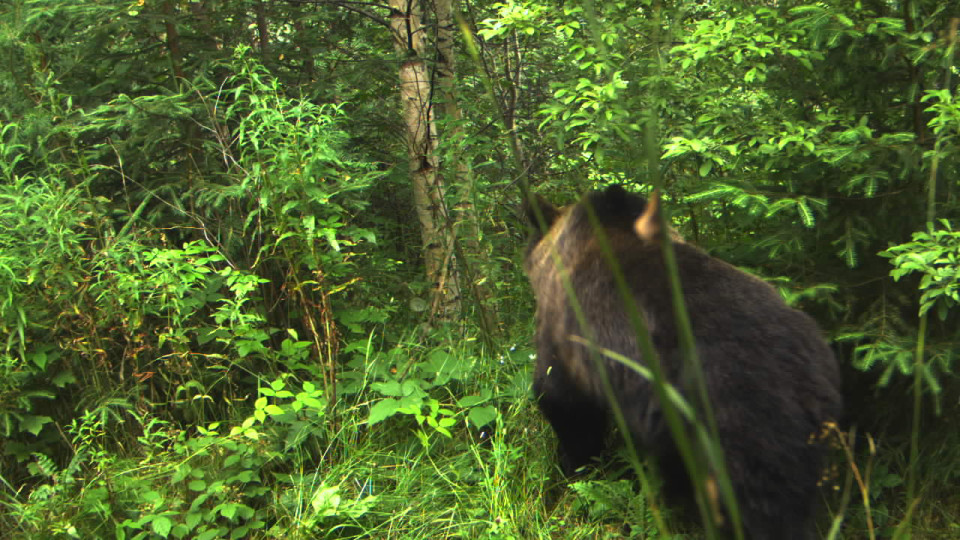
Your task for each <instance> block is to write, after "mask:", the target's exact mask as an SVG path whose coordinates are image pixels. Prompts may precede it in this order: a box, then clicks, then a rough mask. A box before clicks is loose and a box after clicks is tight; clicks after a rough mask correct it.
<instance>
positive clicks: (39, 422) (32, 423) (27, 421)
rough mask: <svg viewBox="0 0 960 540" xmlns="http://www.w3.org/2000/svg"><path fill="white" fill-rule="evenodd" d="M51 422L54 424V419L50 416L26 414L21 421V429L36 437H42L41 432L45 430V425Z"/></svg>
mask: <svg viewBox="0 0 960 540" xmlns="http://www.w3.org/2000/svg"><path fill="white" fill-rule="evenodd" d="M50 422H53V418H50V417H49V416H37V415H33V414H25V415H23V417H22V418H21V419H20V429H21V430H23V431H29V432H30V433H33V434H34V435H40V430H42V429H43V425H44V424H49V423H50Z"/></svg>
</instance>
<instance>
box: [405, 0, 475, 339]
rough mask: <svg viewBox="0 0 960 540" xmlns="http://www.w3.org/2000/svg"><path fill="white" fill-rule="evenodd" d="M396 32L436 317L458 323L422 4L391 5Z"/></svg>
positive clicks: (451, 238) (454, 269)
mask: <svg viewBox="0 0 960 540" xmlns="http://www.w3.org/2000/svg"><path fill="white" fill-rule="evenodd" d="M389 1H390V30H391V33H392V34H393V42H394V46H395V48H396V50H397V53H398V55H399V56H400V59H401V60H400V62H401V63H400V101H401V104H402V107H403V120H404V124H405V126H406V144H407V157H408V160H409V168H410V179H411V181H412V182H413V203H414V207H415V208H416V212H417V218H418V220H419V221H420V231H421V236H422V239H423V260H424V266H425V267H426V273H427V279H428V281H429V282H430V286H431V294H430V310H431V315H432V316H433V317H435V318H437V319H440V320H452V319H453V318H455V317H456V316H457V315H458V314H459V309H460V283H459V281H458V275H457V265H456V257H455V256H454V232H453V229H452V228H451V226H450V223H451V222H450V219H449V215H448V213H447V209H446V205H445V200H444V194H445V188H444V182H443V177H442V176H441V175H440V172H439V170H438V168H437V155H436V149H437V132H436V125H435V123H434V118H433V110H432V107H431V103H430V96H431V85H430V77H429V73H428V71H427V65H426V62H425V61H424V56H423V54H424V48H425V47H424V46H425V37H426V32H425V29H424V27H423V20H422V10H421V6H420V0H389Z"/></svg>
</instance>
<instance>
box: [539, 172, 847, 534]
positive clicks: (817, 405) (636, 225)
mask: <svg viewBox="0 0 960 540" xmlns="http://www.w3.org/2000/svg"><path fill="white" fill-rule="evenodd" d="M533 205H536V206H537V208H539V210H540V214H541V216H542V218H543V219H544V220H545V222H546V227H547V228H546V230H545V231H541V230H540V228H539V227H538V226H537V223H538V218H537V217H536V213H537V212H535V210H534V208H533ZM587 205H590V206H591V207H592V208H593V211H594V213H595V215H596V218H597V219H598V221H599V223H600V225H601V227H602V234H603V235H604V236H605V237H606V239H607V242H608V243H609V245H610V246H611V249H612V252H613V253H614V256H615V258H616V260H617V261H618V263H619V266H620V268H621V269H622V272H623V274H624V276H625V278H626V281H627V283H628V285H629V288H630V290H631V292H632V294H633V300H634V302H636V305H637V307H638V308H639V311H640V313H642V315H643V317H644V319H645V322H646V324H647V327H648V329H649V331H650V335H651V337H652V340H653V345H654V348H655V349H656V351H657V353H658V355H659V357H660V360H661V363H662V366H663V369H664V373H665V376H666V378H667V380H668V381H670V382H671V383H672V384H673V385H675V386H677V387H678V388H680V389H681V392H683V388H682V385H681V382H682V381H681V379H683V380H686V378H685V377H681V371H682V370H681V367H682V366H681V359H680V352H679V346H678V338H677V331H676V324H675V322H674V312H673V308H672V303H671V295H670V286H669V282H668V275H667V274H666V272H665V270H664V263H663V255H662V246H661V244H660V242H661V240H660V235H659V234H658V233H659V220H658V219H656V216H655V215H654V214H655V213H656V211H657V210H656V208H657V204H656V203H655V202H651V203H650V204H648V203H647V201H645V200H644V199H642V198H640V197H638V196H636V195H632V194H629V193H627V192H626V191H624V190H623V189H622V188H620V187H619V186H613V187H610V188H608V189H607V190H605V191H603V192H594V193H591V194H589V195H588V196H586V197H585V198H584V199H582V200H581V201H580V202H579V203H577V204H574V205H571V206H568V207H565V208H559V209H558V208H555V207H554V206H552V205H550V204H549V203H547V202H545V201H543V200H542V199H539V198H537V199H534V200H532V201H529V202H528V203H527V209H526V210H527V214H528V218H529V219H530V220H531V223H533V224H534V229H535V230H536V232H534V234H533V237H532V238H531V241H530V245H529V247H528V249H527V254H526V261H525V265H524V266H525V269H526V272H527V274H528V275H529V277H530V281H531V283H532V285H533V290H534V294H535V296H536V299H537V326H536V346H537V363H536V368H535V373H534V383H533V385H534V392H535V395H536V397H537V399H538V403H539V406H540V409H541V410H542V412H543V414H544V416H546V418H547V420H548V421H549V422H550V424H551V425H552V426H553V429H554V431H555V432H556V434H557V437H558V439H559V455H560V461H561V467H562V469H563V470H564V472H565V473H571V472H573V471H574V470H576V469H577V468H578V467H580V466H581V465H584V464H586V463H587V462H588V461H590V459H591V458H592V457H594V456H598V455H599V454H600V453H601V451H602V450H603V442H604V437H605V433H606V430H607V426H608V423H607V420H608V416H609V415H608V412H609V405H608V400H607V397H606V395H605V392H604V391H603V389H602V386H601V379H600V377H599V375H598V373H597V365H596V364H595V360H593V359H591V358H590V356H589V354H590V352H589V350H588V349H587V348H586V347H584V346H582V345H578V344H576V343H574V342H573V341H572V340H571V336H583V337H587V336H592V337H593V339H594V340H595V344H596V345H597V346H599V347H602V348H606V349H611V350H613V351H615V352H617V353H620V354H622V355H624V356H627V357H630V358H634V359H639V358H640V354H639V352H638V345H637V338H636V335H635V332H634V331H633V329H632V327H631V325H630V323H629V319H628V317H627V311H626V308H625V303H624V300H623V299H622V298H621V295H620V294H619V293H618V289H617V287H616V283H615V281H614V277H613V274H612V273H611V271H610V269H609V267H608V265H607V262H606V259H605V257H604V256H603V252H602V251H601V249H600V247H599V245H598V244H597V240H596V237H595V232H594V227H593V226H592V225H591V221H590V219H589V216H588V213H587V208H586V206H587ZM673 248H674V252H675V254H676V261H677V266H678V268H679V275H680V282H681V284H682V288H683V292H684V298H685V302H686V308H687V311H688V313H689V317H690V322H691V325H692V328H693V334H694V336H695V338H696V347H697V354H698V357H699V359H700V363H701V365H702V369H703V375H704V378H705V381H706V385H707V388H708V394H709V399H710V403H711V405H712V409H713V412H714V416H715V419H716V424H717V429H718V435H719V442H720V445H721V446H722V448H723V451H724V455H725V458H726V466H727V472H728V474H729V476H730V479H731V482H732V485H733V488H734V491H735V493H736V496H737V501H738V505H739V508H740V513H741V517H742V524H743V529H744V531H745V533H746V535H747V537H748V538H751V539H753V540H767V539H771V540H784V539H788V540H789V539H793V538H806V537H807V535H808V534H809V532H810V530H811V527H812V521H811V515H812V513H813V508H814V502H815V499H816V492H817V482H818V480H819V479H820V477H821V473H822V470H821V468H822V456H823V452H824V449H823V445H822V443H820V442H819V439H818V438H817V435H818V434H819V433H820V432H821V430H822V429H823V426H824V424H825V423H826V422H831V421H834V420H836V419H838V418H839V416H840V414H841V409H842V400H841V396H840V391H839V388H840V375H839V369H838V366H837V363H836V360H835V359H834V357H833V354H832V353H831V351H830V349H829V348H828V347H827V345H826V343H825V342H824V340H823V338H822V336H821V334H820V331H819V329H818V328H817V325H816V324H815V323H814V321H813V320H812V319H811V318H810V317H808V316H807V315H805V314H804V313H801V312H800V311H797V310H795V309H792V308H790V307H788V306H787V305H786V304H785V303H784V302H783V300H782V299H781V298H780V296H779V295H778V294H777V292H776V291H775V290H774V289H773V288H772V287H771V286H770V285H768V284H766V283H764V282H763V281H761V280H759V279H757V278H755V277H753V276H750V275H749V274H746V273H744V272H742V271H740V270H738V269H736V268H734V267H733V266H731V265H729V264H727V263H725V262H723V261H720V260H718V259H715V258H713V257H710V256H709V255H707V254H706V253H704V252H703V251H701V250H699V249H697V248H695V247H693V246H690V245H688V244H685V243H683V242H682V241H680V242H675V243H674V246H673ZM557 258H559V261H561V267H562V268H563V269H564V270H565V271H566V272H567V274H568V276H569V280H570V284H571V286H572V289H573V292H574V293H575V295H576V298H577V299H578V301H579V303H580V305H581V306H582V309H583V314H584V319H585V320H586V321H587V324H588V325H589V326H590V328H589V331H588V332H584V331H583V330H582V329H581V327H580V325H579V324H578V322H577V317H576V315H575V312H574V310H573V308H572V306H571V304H570V301H569V299H568V296H567V293H566V292H565V288H564V284H563V281H562V280H561V274H560V271H559V269H558V265H557V264H556V260H557ZM602 361H603V363H604V365H605V366H606V371H607V374H608V377H609V380H610V383H611V387H612V389H613V394H614V397H615V399H616V400H617V402H618V403H619V406H620V407H621V409H622V411H623V414H624V417H625V419H626V424H627V427H628V430H629V431H630V435H631V436H632V437H633V438H634V440H635V441H636V442H637V443H638V444H639V445H640V446H641V447H642V448H643V449H645V450H646V451H648V452H650V453H651V454H652V455H654V456H656V457H657V458H659V461H660V462H661V463H662V464H664V462H669V463H672V464H673V465H676V464H677V463H679V460H678V457H677V452H676V449H675V447H674V445H673V443H672V439H671V437H670V435H669V430H668V429H667V428H666V426H665V423H664V421H663V420H662V418H661V413H660V406H659V404H658V402H657V400H656V398H655V396H654V391H653V389H652V387H651V384H650V383H649V382H648V381H647V380H646V379H644V378H643V377H642V376H640V375H639V374H637V373H636V372H634V371H632V370H631V369H629V368H627V367H625V366H624V365H623V364H621V363H619V362H616V361H613V360H610V359H606V358H604V359H603V360H602ZM687 395H688V396H689V394H687ZM661 469H662V470H663V469H665V466H664V465H662V466H661ZM671 470H673V469H672V468H671ZM664 476H665V481H666V482H667V483H668V486H667V487H670V486H669V484H670V481H671V478H670V476H671V475H670V474H669V473H668V471H664ZM674 481H675V482H680V481H685V480H681V479H677V478H674Z"/></svg>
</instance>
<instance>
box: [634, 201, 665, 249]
mask: <svg viewBox="0 0 960 540" xmlns="http://www.w3.org/2000/svg"><path fill="white" fill-rule="evenodd" d="M633 230H634V231H635V232H636V233H637V236H639V237H640V239H641V240H643V241H644V242H659V241H660V190H658V189H655V190H653V193H651V194H650V200H648V201H647V207H646V208H644V209H643V214H641V215H640V217H638V218H637V220H636V221H634V222H633Z"/></svg>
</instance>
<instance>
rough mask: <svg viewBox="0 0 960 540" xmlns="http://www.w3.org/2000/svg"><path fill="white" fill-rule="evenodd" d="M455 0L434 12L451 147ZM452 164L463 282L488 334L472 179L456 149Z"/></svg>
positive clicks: (492, 327)
mask: <svg viewBox="0 0 960 540" xmlns="http://www.w3.org/2000/svg"><path fill="white" fill-rule="evenodd" d="M453 2H454V0H435V1H434V10H435V11H436V15H437V62H436V75H437V90H438V91H439V96H440V107H441V108H440V110H441V111H442V112H443V115H444V117H445V119H446V120H447V122H448V123H449V127H448V129H447V132H446V133H445V134H444V136H445V140H447V141H453V142H454V147H455V148H459V145H460V142H461V140H462V139H463V137H464V135H463V130H462V129H461V127H460V121H461V119H462V115H461V113H460V107H459V105H458V101H457V96H456V91H455V90H456V86H455V83H456V73H457V64H456V58H457V57H456V51H455V50H454V35H455V32H456V28H457V25H456V23H455V22H454V20H453ZM450 155H451V156H452V159H451V161H452V163H448V164H445V165H446V167H444V170H445V171H453V174H454V182H453V185H455V186H456V188H457V189H458V190H459V192H458V193H457V204H456V206H455V207H454V211H453V218H454V231H455V232H456V240H459V241H460V245H461V246H463V249H462V253H457V255H458V256H460V258H461V260H460V262H461V264H462V269H463V274H464V277H465V278H466V279H467V281H466V283H467V284H469V286H470V293H471V295H472V296H473V298H474V299H475V300H476V303H477V310H478V313H477V315H478V316H479V318H480V324H481V326H482V329H483V331H484V333H485V334H486V335H487V336H492V335H493V334H495V333H496V331H497V326H498V324H497V317H496V312H495V311H494V310H493V309H492V308H491V307H490V306H489V305H488V302H489V299H490V291H489V289H487V287H486V286H484V283H483V281H482V275H481V274H480V273H479V272H478V270H479V266H478V264H477V263H480V264H481V265H482V263H483V262H485V260H486V253H485V252H484V251H483V249H482V248H481V247H480V235H481V229H480V223H479V221H478V219H477V212H476V207H475V206H474V194H475V191H474V188H475V186H474V178H473V174H471V171H470V168H469V167H468V166H467V164H466V162H465V161H464V159H463V156H462V153H461V152H460V151H459V150H458V149H455V150H454V151H453V152H451V153H450Z"/></svg>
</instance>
